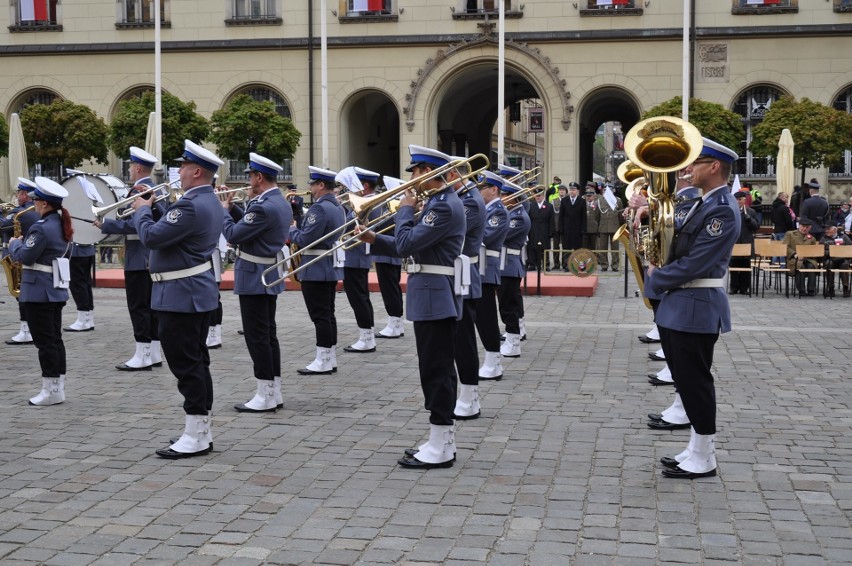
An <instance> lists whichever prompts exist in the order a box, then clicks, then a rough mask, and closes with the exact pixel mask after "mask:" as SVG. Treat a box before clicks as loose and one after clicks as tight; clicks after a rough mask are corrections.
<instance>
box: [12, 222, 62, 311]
mask: <svg viewBox="0 0 852 566" xmlns="http://www.w3.org/2000/svg"><path fill="white" fill-rule="evenodd" d="M68 246H69V242H66V241H65V237H64V235H63V233H62V219H61V218H60V217H59V213H58V212H49V213H47V214H46V215H45V216H44V217H43V218H42V219H41V220H39V221H37V222H36V223H35V224H33V225H32V227H31V228H30V229H29V231H28V232H27V235H26V236H24V239H23V242H22V241H21V240H12V241H11V243H10V244H9V253H10V254H11V255H12V260H14V261H17V262H20V263H21V264H22V265H23V266H24V270H23V273H21V296H20V298H19V300H20V301H21V302H22V303H64V302H66V301H68V289H54V288H53V273H52V272H47V271H36V270H33V269H27V268H26V266H32V265H33V264H38V265H39V266H44V267H52V265H53V260H54V259H56V258H58V257H62V256H63V255H65V253H66V252H67V251H68Z"/></svg>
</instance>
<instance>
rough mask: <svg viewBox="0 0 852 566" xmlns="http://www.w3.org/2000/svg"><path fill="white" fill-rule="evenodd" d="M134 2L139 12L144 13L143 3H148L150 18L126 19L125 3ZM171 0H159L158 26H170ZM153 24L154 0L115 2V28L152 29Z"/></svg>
mask: <svg viewBox="0 0 852 566" xmlns="http://www.w3.org/2000/svg"><path fill="white" fill-rule="evenodd" d="M129 3H134V4H136V5H137V9H138V11H139V12H141V13H143V14H144V8H143V5H144V4H146V3H147V4H149V6H150V8H149V14H150V18H149V19H146V20H142V19H140V20H137V21H132V22H129V21H127V5H128V4H129ZM170 16H171V0H160V27H161V28H170V27H172V24H171V21H170V20H171V17H170ZM154 27H156V26H155V25H154V0H118V1H117V2H116V22H115V28H116V29H153V28H154Z"/></svg>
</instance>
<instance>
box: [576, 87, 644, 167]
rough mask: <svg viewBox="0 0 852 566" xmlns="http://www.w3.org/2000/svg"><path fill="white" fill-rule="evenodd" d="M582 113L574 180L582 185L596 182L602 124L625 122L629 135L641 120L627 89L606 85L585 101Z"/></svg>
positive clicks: (623, 129)
mask: <svg viewBox="0 0 852 566" xmlns="http://www.w3.org/2000/svg"><path fill="white" fill-rule="evenodd" d="M578 114H579V117H578V132H577V133H578V136H579V139H578V144H579V152H578V163H577V178H576V179H572V180H573V181H577V182H579V183H581V184H582V183H585V182H586V181H590V180H592V173H593V172H594V168H593V147H594V144H595V134H596V132H597V131H598V128H599V127H600V126H601V124H603V123H605V122H621V128H622V131H623V132H625V133H626V132H627V131H628V130H630V128H632V127H633V125H634V124H636V122H638V121H639V116H640V111H639V105H638V103H637V101H636V99H635V98H634V96H633V95H632V94H631V93H630V92H628V91H627V90H625V89H624V88H622V87H619V86H602V87H600V88H597V89H595V90H594V91H592V92H590V93H589V94H588V95H587V96H586V97H584V98H583V101H582V104H581V105H580V111H579V112H578ZM611 180H612V181H614V180H615V179H611Z"/></svg>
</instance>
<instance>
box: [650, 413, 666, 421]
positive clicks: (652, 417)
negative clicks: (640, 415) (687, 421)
mask: <svg viewBox="0 0 852 566" xmlns="http://www.w3.org/2000/svg"><path fill="white" fill-rule="evenodd" d="M648 419H649V420H652V421H658V422H659V421H661V420H663V415H661V414H660V413H648Z"/></svg>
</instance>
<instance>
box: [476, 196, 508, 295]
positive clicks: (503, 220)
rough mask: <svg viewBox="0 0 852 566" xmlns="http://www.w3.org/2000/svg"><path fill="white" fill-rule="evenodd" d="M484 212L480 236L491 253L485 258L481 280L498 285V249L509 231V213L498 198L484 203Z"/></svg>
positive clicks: (501, 246)
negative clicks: (484, 216) (483, 273)
mask: <svg viewBox="0 0 852 566" xmlns="http://www.w3.org/2000/svg"><path fill="white" fill-rule="evenodd" d="M485 214H486V220H485V235H484V236H483V238H482V245H484V246H485V249H486V250H487V251H489V252H492V253H491V255H487V256H486V258H485V275H483V276H482V282H483V283H488V284H491V285H499V284H500V250H501V249H503V242H504V241H505V240H506V234H508V233H509V215H508V213H507V212H506V207H505V206H503V201H502V200H500V199H499V198H495V199H494V200H492V201H491V202H489V203H488V204H486V205H485ZM494 252H496V254H497V255H496V256H495V255H494Z"/></svg>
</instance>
